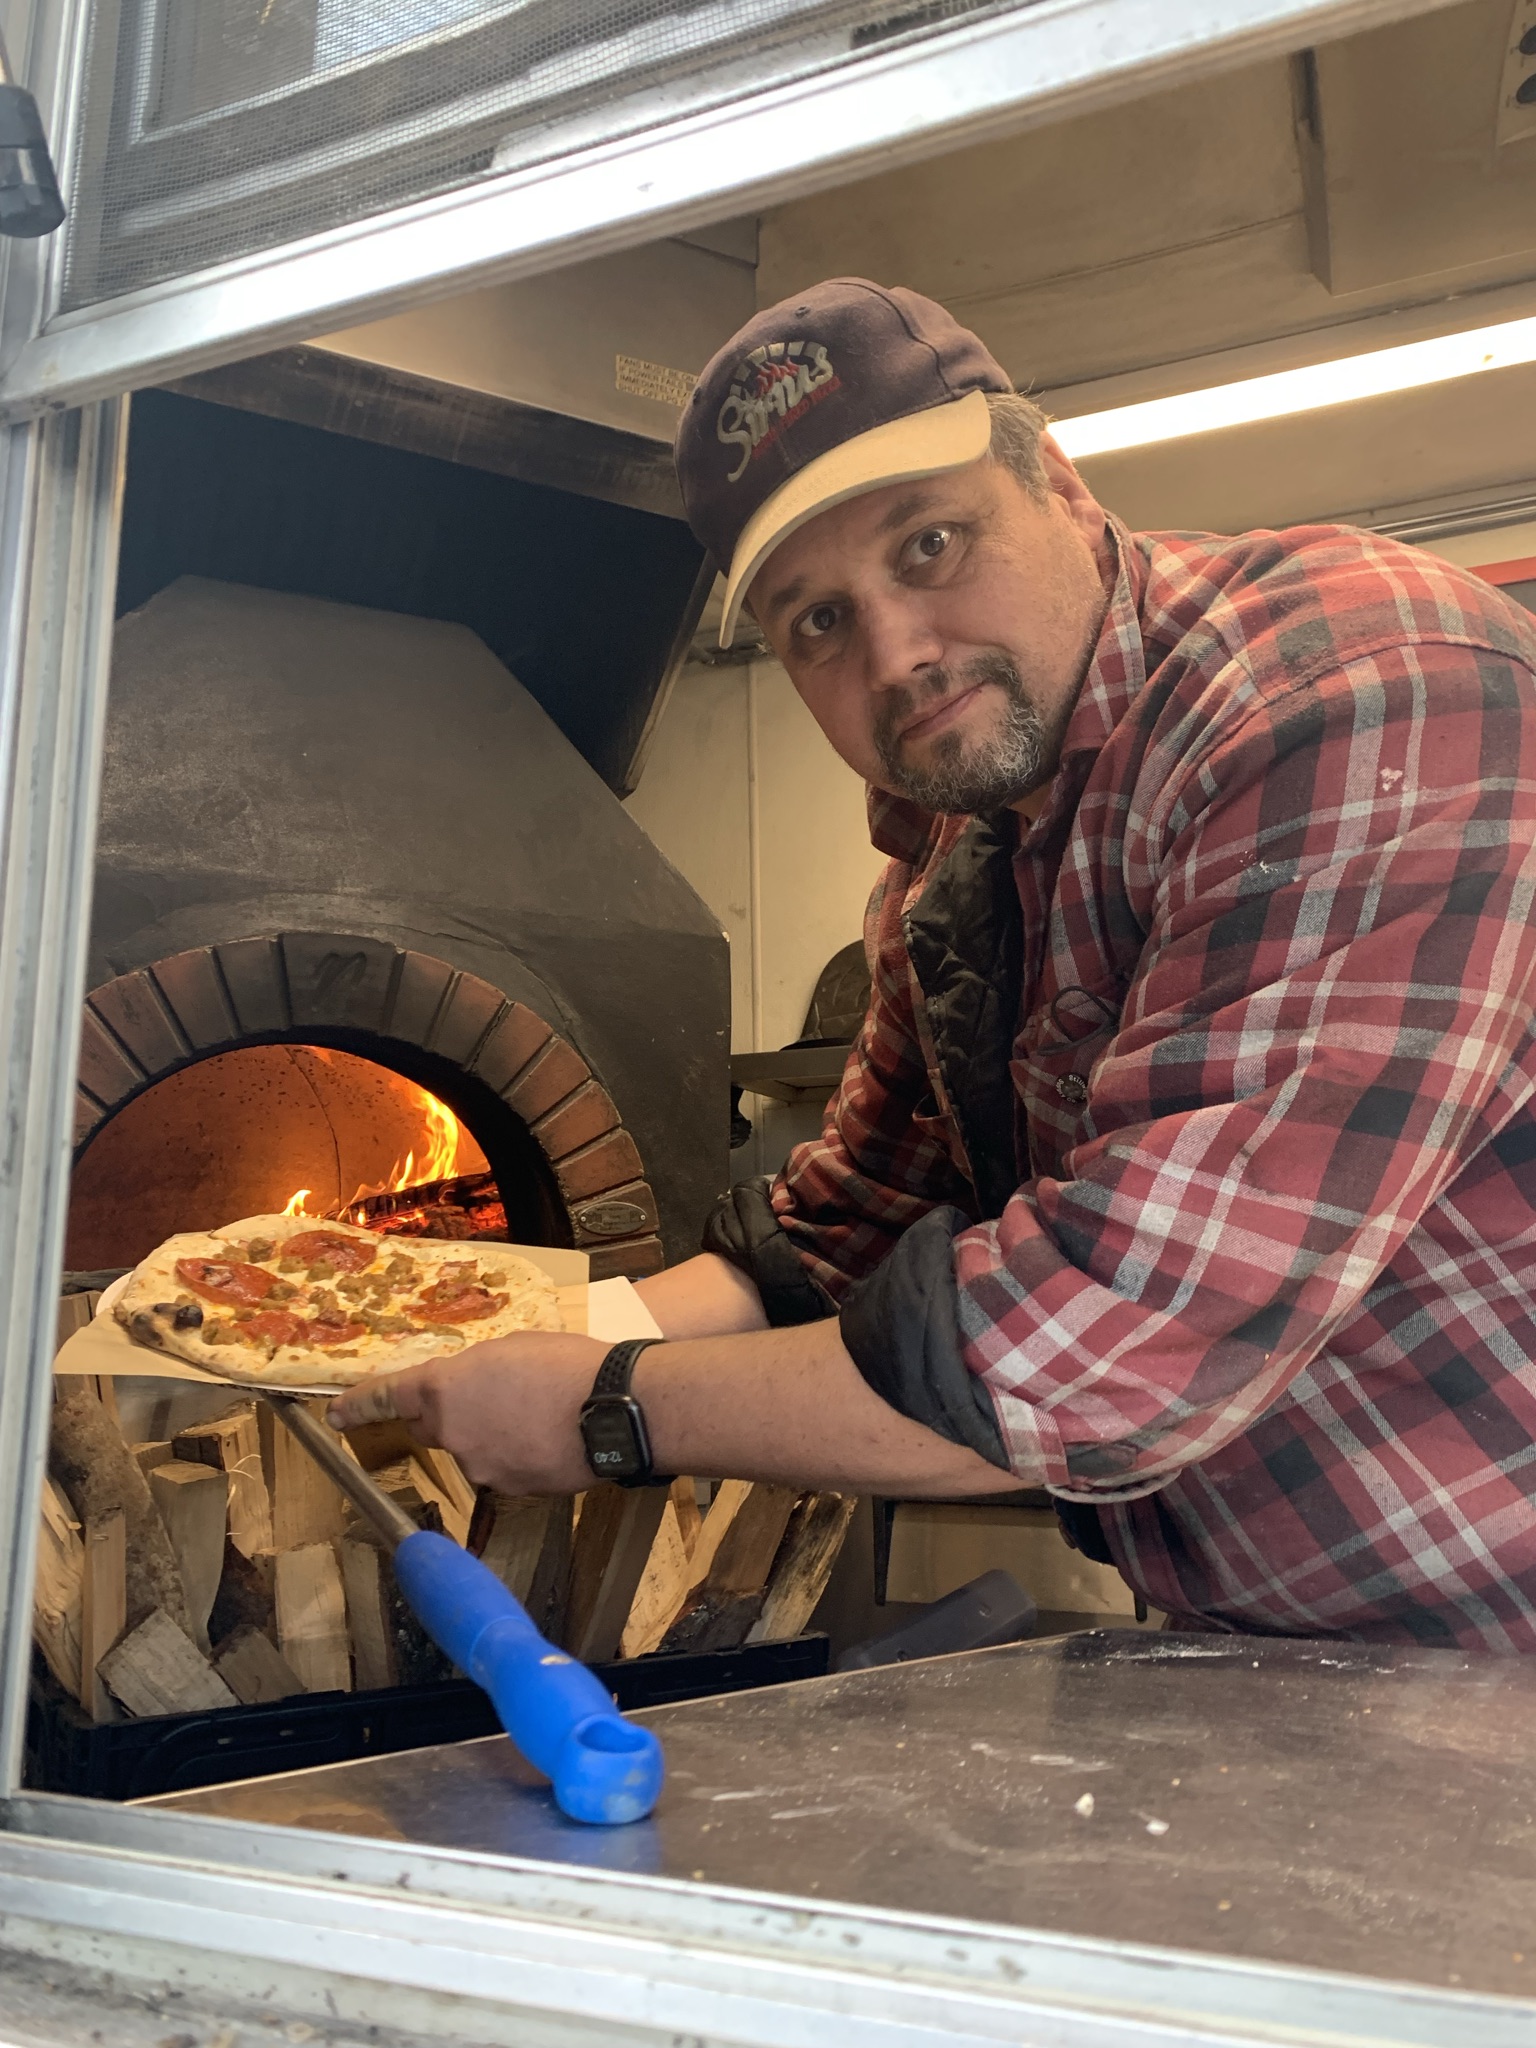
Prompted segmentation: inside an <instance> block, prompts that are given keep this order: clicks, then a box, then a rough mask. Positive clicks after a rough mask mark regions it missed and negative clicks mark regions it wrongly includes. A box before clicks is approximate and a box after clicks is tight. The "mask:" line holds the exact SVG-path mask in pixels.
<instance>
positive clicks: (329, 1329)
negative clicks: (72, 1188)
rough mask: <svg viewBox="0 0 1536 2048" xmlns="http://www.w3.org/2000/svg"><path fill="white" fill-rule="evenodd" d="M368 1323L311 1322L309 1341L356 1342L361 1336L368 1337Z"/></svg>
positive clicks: (324, 1343)
mask: <svg viewBox="0 0 1536 2048" xmlns="http://www.w3.org/2000/svg"><path fill="white" fill-rule="evenodd" d="M367 1334H368V1325H367V1324H366V1323H311V1324H310V1326H309V1341H310V1343H311V1344H323V1345H326V1346H327V1347H328V1346H330V1345H332V1344H355V1343H356V1342H357V1340H358V1338H359V1337H366V1336H367Z"/></svg>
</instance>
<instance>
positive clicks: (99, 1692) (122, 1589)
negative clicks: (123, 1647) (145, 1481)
mask: <svg viewBox="0 0 1536 2048" xmlns="http://www.w3.org/2000/svg"><path fill="white" fill-rule="evenodd" d="M127 1625H128V1538H127V1521H126V1518H125V1516H124V1514H123V1511H122V1509H121V1508H116V1509H114V1511H113V1512H112V1513H111V1514H110V1515H104V1516H103V1517H102V1519H101V1520H100V1521H99V1522H87V1523H86V1525H85V1570H84V1573H83V1575H82V1580H81V1599H80V1704H81V1706H82V1707H84V1708H85V1711H86V1712H87V1713H88V1714H89V1715H90V1717H91V1719H92V1720H93V1721H114V1720H116V1718H117V1715H116V1712H115V1710H114V1708H113V1705H112V1696H111V1694H110V1693H109V1692H108V1691H107V1687H106V1682H105V1680H104V1679H103V1678H102V1675H101V1662H102V1659H103V1658H104V1657H105V1656H106V1655H107V1653H108V1651H109V1650H111V1649H112V1648H113V1646H114V1645H115V1644H116V1643H117V1641H118V1640H119V1638H120V1637H121V1636H122V1634H123V1631H124V1630H125V1629H126V1627H127Z"/></svg>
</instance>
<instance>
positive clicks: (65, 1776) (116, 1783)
mask: <svg viewBox="0 0 1536 2048" xmlns="http://www.w3.org/2000/svg"><path fill="white" fill-rule="evenodd" d="M827 1664H828V1640H827V1638H826V1636H824V1635H806V1636H798V1637H796V1639H795V1640H794V1641H793V1642H789V1643H755V1644H753V1645H751V1646H750V1647H749V1648H746V1649H741V1650H703V1651H698V1652H695V1653H692V1654H684V1655H681V1656H652V1657H635V1658H629V1659H626V1660H625V1661H623V1662H621V1663H616V1664H594V1665H593V1666H592V1669H593V1671H594V1672H595V1673H596V1675H597V1676H598V1677H599V1678H600V1679H601V1680H602V1682H603V1684H604V1685H605V1686H607V1688H608V1690H609V1691H610V1692H611V1693H612V1694H613V1695H614V1696H615V1698H616V1699H617V1701H618V1703H619V1705H620V1707H622V1708H624V1709H625V1710H626V1711H629V1710H631V1709H634V1708H639V1707H663V1706H669V1705H671V1704H672V1703H673V1702H675V1701H677V1700H696V1699H704V1698H706V1697H707V1696H708V1695H709V1694H711V1693H723V1692H746V1691H749V1690H750V1689H751V1688H752V1687H754V1686H760V1685H783V1684H785V1683H787V1682H788V1681H789V1680H791V1679H796V1678H820V1677H821V1676H822V1674H823V1673H824V1672H825V1671H826V1669H827ZM500 1725H501V1724H500V1723H499V1722H498V1720H497V1719H496V1713H495V1709H494V1708H493V1707H492V1705H491V1703H490V1701H489V1699H487V1697H486V1695H485V1694H484V1693H483V1692H482V1691H481V1690H480V1688H479V1686H478V1685H472V1684H471V1683H470V1681H469V1680H468V1679H467V1678H450V1679H444V1680H441V1681H440V1682H438V1683H437V1684H434V1685H415V1686H394V1687H391V1688H389V1689H388V1690H385V1691H380V1692H325V1693H307V1694H301V1695H299V1696H297V1697H296V1698H294V1699H290V1700H280V1701H278V1702H277V1703H276V1704H275V1705H273V1706H263V1707H224V1708H221V1709H220V1710H219V1711H218V1712H217V1713H210V1714H164V1715H157V1716H155V1717H153V1718H151V1719H147V1720H142V1721H108V1722H103V1723H101V1724H100V1725H98V1724H97V1723H96V1722H93V1721H91V1720H89V1719H87V1717H86V1716H85V1714H83V1713H82V1712H81V1710H80V1708H79V1707H78V1706H77V1705H76V1703H75V1702H74V1701H73V1700H72V1699H69V1698H68V1697H67V1696H65V1695H64V1694H63V1693H62V1692H60V1691H59V1690H58V1688H57V1687H56V1686H54V1685H53V1684H52V1683H51V1681H50V1682H48V1683H47V1684H46V1686H45V1684H44V1683H43V1682H40V1681H37V1680H34V1683H33V1689H32V1701H31V1707H30V1710H29V1712H28V1715H27V1768H26V1783H27V1785H28V1786H29V1787H30V1788H32V1789H33V1790H35V1791H39V1792H76V1793H79V1794H81V1795H82V1796H83V1797H85V1798H88V1799H150V1798H153V1797H154V1796H155V1795H156V1794H157V1793H161V1792H190V1791H193V1790H194V1789H195V1788H196V1787H198V1786H200V1785H225V1784H230V1783H232V1782H233V1781H234V1780H236V1779H240V1778H270V1777H272V1776H274V1775H275V1774H276V1773H277V1772H279V1771H302V1770H308V1769H310V1768H311V1767H313V1766H314V1765H316V1764H340V1763H348V1762H350V1761H351V1760H352V1759H353V1758H354V1757H362V1756H387V1755H389V1754H390V1753H391V1752H392V1751H395V1750H402V1749H424V1748H427V1747H428V1746H429V1745H431V1744H433V1743H438V1742H467V1741H469V1740H470V1739H471V1738H472V1737H474V1736H477V1735H494V1734H496V1733H497V1731H498V1729H499V1727H500Z"/></svg>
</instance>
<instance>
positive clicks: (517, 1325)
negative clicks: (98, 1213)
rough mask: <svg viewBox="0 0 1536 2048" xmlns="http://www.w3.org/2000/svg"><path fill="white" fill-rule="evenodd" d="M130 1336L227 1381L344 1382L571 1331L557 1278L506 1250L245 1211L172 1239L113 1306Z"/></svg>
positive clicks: (279, 1383)
mask: <svg viewBox="0 0 1536 2048" xmlns="http://www.w3.org/2000/svg"><path fill="white" fill-rule="evenodd" d="M112 1313H113V1315H114V1316H116V1318H117V1320H118V1322H120V1323H121V1324H122V1325H123V1327H124V1329H125V1330H126V1331H127V1332H128V1335H129V1336H130V1337H131V1338H132V1339H133V1340H134V1342H135V1343H138V1344H144V1345H147V1346H148V1347H149V1348H150V1349H151V1350H155V1351H164V1352H169V1353H170V1354H171V1356H172V1357H174V1358H181V1359H185V1360H186V1362H187V1363H188V1364H189V1365H199V1366H202V1367H203V1368H204V1369H205V1370H206V1371H208V1372H212V1373H216V1374H217V1375H218V1376H219V1378H220V1379H227V1380H241V1381H249V1382H252V1383H254V1384H256V1385H259V1386H273V1387H281V1386H296V1387H345V1386H350V1385H351V1384H352V1383H353V1381H355V1380H360V1379H366V1378H367V1376H368V1375H369V1373H373V1372H380V1371H385V1372H389V1371H394V1370H397V1369H398V1368H399V1367H402V1366H407V1365H415V1364H416V1363H418V1361H420V1360H421V1359H425V1358H437V1357H440V1356H441V1355H442V1354H443V1353H445V1352H453V1351H459V1350H462V1349H463V1348H464V1346H465V1345H467V1344H474V1343H478V1342H480V1341H481V1340H482V1339H483V1338H487V1337H506V1336H510V1335H511V1334H512V1333H513V1332H514V1331H516V1330H558V1329H561V1328H562V1327H563V1325H562V1322H561V1317H560V1307H559V1300H558V1297H557V1295H556V1293H555V1285H554V1282H553V1281H552V1280H551V1279H550V1278H549V1277H548V1275H547V1274H545V1273H542V1272H540V1270H539V1268H538V1267H537V1266H535V1265H533V1264H532V1263H531V1262H530V1261H529V1260H528V1259H525V1258H523V1257H521V1256H520V1255H519V1254H518V1253H517V1252H514V1251H513V1250H512V1249H511V1248H510V1247H509V1246H506V1245H499V1244H465V1243H463V1242H462V1241H455V1242H453V1243H449V1242H446V1241H443V1240H434V1239H432V1238H424V1237H412V1238H401V1237H379V1236H377V1235H375V1233H374V1232H373V1231H371V1230H362V1229H359V1228H358V1227H357V1226H356V1225H355V1224H351V1223H325V1222H316V1221H315V1219H314V1218H313V1217H311V1216H251V1217H247V1218H246V1219H245V1221H244V1222H241V1223H230V1224H226V1225H225V1226H224V1227H223V1228H222V1229H220V1230H213V1231H189V1232H185V1233H183V1234H182V1235H181V1236H178V1237H172V1238H168V1239H167V1240H166V1242H165V1243H164V1244H163V1245H161V1246H160V1248H159V1250H158V1251H156V1252H152V1253H151V1254H150V1256H149V1257H148V1258H147V1259H145V1260H144V1261H143V1262H142V1263H141V1264H140V1265H138V1266H136V1267H135V1268H134V1270H133V1272H132V1273H131V1274H130V1275H129V1278H128V1283H127V1285H126V1286H125V1287H124V1289H123V1292H122V1294H121V1295H120V1297H119V1298H118V1300H117V1302H116V1303H115V1304H114V1306H113V1310H112Z"/></svg>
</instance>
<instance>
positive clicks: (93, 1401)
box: [48, 1382, 281, 1641]
mask: <svg viewBox="0 0 1536 2048" xmlns="http://www.w3.org/2000/svg"><path fill="white" fill-rule="evenodd" d="M279 1426H281V1425H279ZM48 1466H49V1470H50V1471H51V1472H52V1474H53V1476H54V1478H55V1479H57V1480H58V1482H59V1484H60V1486H61V1487H62V1488H63V1489H64V1494H65V1498H66V1499H67V1500H68V1502H69V1504H70V1506H71V1508H73V1510H74V1513H75V1519H76V1521H78V1522H79V1523H80V1525H81V1526H82V1528H83V1527H84V1526H85V1524H86V1523H87V1522H99V1521H101V1520H102V1518H103V1517H104V1516H106V1515H110V1514H111V1513H112V1512H113V1511H114V1509H117V1508H121V1509H122V1511H123V1516H124V1521H125V1535H126V1538H127V1552H128V1564H127V1594H128V1626H129V1628H130V1629H136V1628H137V1627H138V1626H139V1624H140V1622H142V1621H145V1620H147V1619H148V1617H149V1616H150V1615H151V1614H153V1613H154V1612H155V1611H156V1610H157V1609H159V1610H161V1611H162V1612H163V1613H164V1614H165V1615H166V1617H167V1618H168V1619H169V1620H170V1621H171V1622H172V1624H173V1625H174V1626H175V1627H177V1628H179V1629H181V1630H182V1631H184V1632H186V1633H187V1634H188V1637H189V1641H190V1616H189V1614H188V1611H187V1597H186V1592H185V1589H184V1588H183V1586H182V1583H181V1573H180V1571H179V1570H178V1568H177V1564H176V1553H175V1551H174V1550H173V1549H172V1548H171V1539H170V1537H169V1536H168V1535H167V1534H166V1532H165V1524H164V1523H163V1522H162V1521H161V1519H160V1516H159V1513H158V1511H157V1510H156V1507H155V1504H154V1501H153V1500H152V1499H151V1498H150V1492H149V1481H148V1480H147V1479H146V1478H145V1477H144V1474H143V1473H142V1472H141V1471H140V1470H139V1466H138V1462H137V1460H136V1459H135V1458H134V1456H133V1453H132V1452H131V1451H130V1450H129V1448H128V1446H127V1445H126V1444H125V1443H124V1442H123V1439H122V1436H121V1434H120V1432H119V1431H118V1429H117V1427H116V1425H115V1424H114V1423H113V1422H112V1420H111V1419H110V1417H109V1416H108V1415H107V1413H106V1410H105V1409H104V1408H103V1407H102V1405H101V1402H100V1400H99V1399H98V1398H97V1396H96V1393H95V1391H94V1389H93V1388H91V1387H90V1386H89V1385H87V1384H85V1383H84V1382H82V1383H80V1384H78V1385H74V1386H71V1387H70V1388H69V1389H68V1390H67V1392H61V1394H60V1396H59V1398H58V1399H57V1400H56V1401H55V1403H54V1408H53V1435H52V1438H51V1441H50V1445H49V1453H48Z"/></svg>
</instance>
